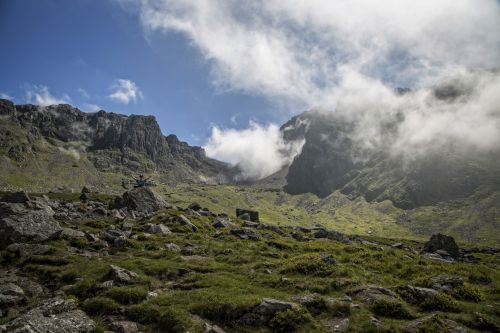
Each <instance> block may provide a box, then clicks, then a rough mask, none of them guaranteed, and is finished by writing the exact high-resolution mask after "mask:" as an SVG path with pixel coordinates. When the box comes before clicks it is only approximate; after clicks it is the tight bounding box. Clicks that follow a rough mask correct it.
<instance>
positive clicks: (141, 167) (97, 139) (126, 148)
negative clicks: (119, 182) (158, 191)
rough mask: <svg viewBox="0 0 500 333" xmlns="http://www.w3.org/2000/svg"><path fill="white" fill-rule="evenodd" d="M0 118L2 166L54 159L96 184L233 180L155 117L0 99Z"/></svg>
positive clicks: (218, 164) (225, 169)
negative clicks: (136, 178)
mask: <svg viewBox="0 0 500 333" xmlns="http://www.w3.org/2000/svg"><path fill="white" fill-rule="evenodd" d="M0 116H1V117H2V124H1V126H0V152H1V154H2V155H3V157H4V158H3V161H2V163H3V164H4V165H5V166H6V168H10V169H15V168H16V167H19V166H21V167H26V166H28V164H31V166H34V165H36V163H37V162H39V161H41V160H44V161H47V160H51V159H52V158H53V159H54V162H53V163H54V164H57V162H59V164H64V163H67V164H69V165H65V167H66V168H69V167H74V168H83V169H84V170H83V171H84V172H85V173H87V174H92V175H93V176H94V177H92V176H90V178H91V179H92V178H94V179H96V180H97V179H98V178H100V176H99V175H98V172H112V173H116V174H120V175H123V174H125V175H127V174H128V175H130V174H133V173H151V172H154V171H158V172H159V173H161V174H162V177H161V180H162V181H166V182H179V181H187V182H213V183H217V182H226V181H228V180H230V179H232V177H231V174H232V171H231V170H230V168H229V167H228V165H226V164H225V163H222V162H219V161H216V160H213V159H210V158H207V157H206V156H205V152H204V150H203V149H202V148H201V147H191V146H189V145H188V144H187V143H185V142H182V141H179V140H178V138H177V137H176V136H175V135H169V136H164V135H163V134H162V132H161V130H160V127H159V125H158V123H157V122H156V119H155V117H154V116H141V115H130V116H125V115H121V114H116V113H111V112H105V111H102V110H101V111H99V112H95V113H85V112H82V111H80V110H79V109H77V108H75V107H73V106H71V105H68V104H59V105H51V106H47V107H40V106H36V105H31V104H27V105H14V104H13V103H12V102H11V101H8V100H0ZM48 155H49V156H48ZM55 155H63V156H60V157H56V156H55ZM47 156H48V157H47ZM61 157H62V158H61ZM7 159H8V160H7ZM56 167H58V165H56V166H54V168H56ZM50 168H51V166H46V169H50ZM29 171H30V170H28V172H29ZM13 173H14V172H13ZM13 173H12V174H13ZM56 181H57V179H56ZM6 183H8V182H7V181H6ZM0 185H2V184H1V183H0Z"/></svg>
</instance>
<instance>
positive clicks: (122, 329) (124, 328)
mask: <svg viewBox="0 0 500 333" xmlns="http://www.w3.org/2000/svg"><path fill="white" fill-rule="evenodd" d="M110 328H111V329H112V330H113V331H114V332H116V333H138V332H139V328H138V327H137V324H136V323H134V322H133V321H126V320H122V321H114V322H112V323H111V325H110Z"/></svg>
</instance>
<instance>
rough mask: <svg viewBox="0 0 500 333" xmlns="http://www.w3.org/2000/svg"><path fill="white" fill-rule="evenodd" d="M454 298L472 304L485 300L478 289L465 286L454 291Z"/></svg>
mask: <svg viewBox="0 0 500 333" xmlns="http://www.w3.org/2000/svg"><path fill="white" fill-rule="evenodd" d="M452 296H453V297H455V298H456V299H459V300H463V301H471V302H476V303H477V302H480V301H482V299H483V296H482V295H481V292H480V291H479V289H478V288H476V287H472V286H470V285H467V284H466V285H463V286H461V287H458V288H456V289H454V290H453V292H452Z"/></svg>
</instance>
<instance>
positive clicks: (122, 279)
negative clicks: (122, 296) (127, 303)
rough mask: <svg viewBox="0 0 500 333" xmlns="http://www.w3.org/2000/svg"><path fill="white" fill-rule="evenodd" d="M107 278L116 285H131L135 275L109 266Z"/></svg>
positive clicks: (123, 269)
mask: <svg viewBox="0 0 500 333" xmlns="http://www.w3.org/2000/svg"><path fill="white" fill-rule="evenodd" d="M109 268H110V269H109V278H110V279H112V280H113V281H115V282H117V283H132V282H134V281H135V279H136V278H137V276H138V275H137V273H134V272H132V271H129V270H127V269H125V268H121V267H118V266H115V265H110V266H109Z"/></svg>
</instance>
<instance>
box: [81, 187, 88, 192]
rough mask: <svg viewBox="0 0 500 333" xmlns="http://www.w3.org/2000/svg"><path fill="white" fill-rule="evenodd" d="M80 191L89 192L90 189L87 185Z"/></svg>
mask: <svg viewBox="0 0 500 333" xmlns="http://www.w3.org/2000/svg"><path fill="white" fill-rule="evenodd" d="M80 193H90V189H89V188H88V187H87V186H84V187H82V191H81V192H80Z"/></svg>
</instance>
